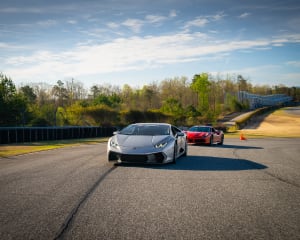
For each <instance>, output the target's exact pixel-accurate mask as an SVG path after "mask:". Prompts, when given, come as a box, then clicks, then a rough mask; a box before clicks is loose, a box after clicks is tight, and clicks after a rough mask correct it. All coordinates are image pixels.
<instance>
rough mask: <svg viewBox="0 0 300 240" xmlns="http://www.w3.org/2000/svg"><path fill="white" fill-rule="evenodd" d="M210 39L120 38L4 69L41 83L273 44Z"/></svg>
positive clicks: (21, 60) (43, 54) (18, 60)
mask: <svg viewBox="0 0 300 240" xmlns="http://www.w3.org/2000/svg"><path fill="white" fill-rule="evenodd" d="M208 38H209V37H208V36H207V35H205V34H203V33H193V34H184V33H178V34H176V35H164V36H156V37H155V36H148V37H143V38H142V37H131V38H119V39H115V40H114V41H112V42H110V43H105V44H94V45H91V46H78V47H76V48H75V49H70V50H69V51H65V52H61V53H53V52H49V51H38V52H36V53H34V54H33V55H31V56H20V57H11V58H8V59H6V61H5V62H4V64H5V65H10V66H13V67H10V69H4V70H5V72H6V73H8V74H10V75H11V76H13V77H14V78H16V79H18V78H24V76H26V77H27V78H28V79H31V78H39V79H40V80H41V79H43V78H45V76H47V77H50V76H51V74H52V75H53V77H54V76H57V77H58V76H60V77H62V76H66V75H67V76H74V77H76V76H81V75H89V74H102V73H111V72H120V71H126V70H132V69H136V70H141V69H145V68H153V67H157V66H161V65H162V64H171V63H180V62H190V61H196V60H197V59H199V58H200V57H203V56H212V55H219V54H224V53H228V52H231V51H235V50H241V49H251V48H256V47H262V46H268V45H270V44H271V42H269V41H267V40H259V41H231V42H229V41H222V42H216V41H213V40H212V39H211V41H209V43H208V41H207V39H208Z"/></svg>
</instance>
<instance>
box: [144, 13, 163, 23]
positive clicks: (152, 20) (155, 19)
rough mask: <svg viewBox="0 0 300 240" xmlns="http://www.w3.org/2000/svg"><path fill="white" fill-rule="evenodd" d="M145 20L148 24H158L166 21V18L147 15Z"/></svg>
mask: <svg viewBox="0 0 300 240" xmlns="http://www.w3.org/2000/svg"><path fill="white" fill-rule="evenodd" d="M145 20H146V21H147V22H150V23H158V22H162V21H164V20H166V17H164V16H159V15H147V16H146V17H145Z"/></svg>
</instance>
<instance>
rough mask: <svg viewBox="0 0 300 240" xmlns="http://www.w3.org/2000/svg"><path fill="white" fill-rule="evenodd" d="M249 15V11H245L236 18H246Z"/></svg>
mask: <svg viewBox="0 0 300 240" xmlns="http://www.w3.org/2000/svg"><path fill="white" fill-rule="evenodd" d="M250 15H251V13H248V12H245V13H242V14H241V15H239V16H238V18H247V17H249V16H250Z"/></svg>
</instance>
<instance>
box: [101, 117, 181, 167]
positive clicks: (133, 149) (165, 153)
mask: <svg viewBox="0 0 300 240" xmlns="http://www.w3.org/2000/svg"><path fill="white" fill-rule="evenodd" d="M186 155H187V140H186V135H185V133H184V132H182V131H181V130H180V129H179V128H177V127H175V126H173V125H170V124H167V123H135V124H131V125H128V126H127V127H125V128H123V129H122V130H121V131H118V132H114V136H112V137H111V138H110V139H109V140H108V144H107V158H108V161H119V162H128V163H151V164H152V163H176V159H177V158H179V157H180V156H186Z"/></svg>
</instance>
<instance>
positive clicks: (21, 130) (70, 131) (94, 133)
mask: <svg viewBox="0 0 300 240" xmlns="http://www.w3.org/2000/svg"><path fill="white" fill-rule="evenodd" d="M115 130H116V128H114V127H0V144H8V143H24V142H37V141H51V140H63V139H75V138H96V137H109V136H112V135H113V131H115Z"/></svg>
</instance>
